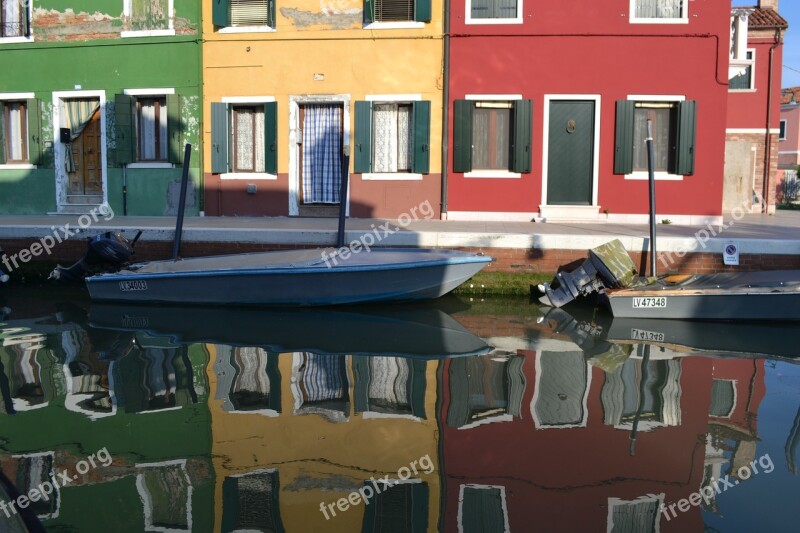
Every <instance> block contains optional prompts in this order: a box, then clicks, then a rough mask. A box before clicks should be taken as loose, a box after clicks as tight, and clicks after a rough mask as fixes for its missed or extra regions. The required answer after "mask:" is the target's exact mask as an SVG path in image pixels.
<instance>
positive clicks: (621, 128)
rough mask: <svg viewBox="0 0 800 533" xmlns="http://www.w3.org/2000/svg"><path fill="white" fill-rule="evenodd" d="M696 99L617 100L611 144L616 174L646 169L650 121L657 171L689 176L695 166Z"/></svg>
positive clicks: (642, 172)
mask: <svg viewBox="0 0 800 533" xmlns="http://www.w3.org/2000/svg"><path fill="white" fill-rule="evenodd" d="M696 117H697V102H695V101H692V100H687V101H673V102H669V101H666V102H665V101H651V102H647V101H642V102H637V101H633V100H620V101H618V102H617V122H616V138H615V146H614V173H615V174H626V175H630V174H636V173H641V174H645V173H647V172H648V155H647V144H646V140H647V123H648V121H650V122H651V124H652V130H653V148H654V150H653V151H654V156H655V157H654V160H653V163H654V168H655V171H656V173H658V174H672V175H679V176H691V175H693V174H694V166H695V142H696V137H697V133H696V130H697V125H696V121H697V118H696Z"/></svg>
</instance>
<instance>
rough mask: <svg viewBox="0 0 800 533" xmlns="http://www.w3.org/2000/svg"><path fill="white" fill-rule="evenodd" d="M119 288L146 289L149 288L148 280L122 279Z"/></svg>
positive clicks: (129, 289)
mask: <svg viewBox="0 0 800 533" xmlns="http://www.w3.org/2000/svg"><path fill="white" fill-rule="evenodd" d="M119 290H121V291H123V292H128V291H146V290H147V282H146V281H144V280H141V279H137V280H133V281H120V282H119Z"/></svg>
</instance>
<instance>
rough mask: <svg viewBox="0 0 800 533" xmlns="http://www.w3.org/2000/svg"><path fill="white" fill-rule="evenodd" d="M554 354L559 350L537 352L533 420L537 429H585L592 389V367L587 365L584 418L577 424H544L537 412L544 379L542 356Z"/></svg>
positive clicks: (583, 402)
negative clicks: (546, 353) (541, 384)
mask: <svg viewBox="0 0 800 533" xmlns="http://www.w3.org/2000/svg"><path fill="white" fill-rule="evenodd" d="M545 351H546V352H548V353H553V352H554V351H559V350H549V349H548V350H536V383H534V389H533V398H531V418H533V425H534V427H535V428H536V429H572V428H585V427H586V426H587V425H588V423H589V391H590V390H591V389H592V367H591V366H589V364H588V363H587V364H586V389H584V391H583V398H581V406H582V407H583V417H582V418H581V419H580V420H579V421H578V422H577V423H576V424H558V425H553V424H546V423H543V422H542V420H541V418H540V417H539V413H538V412H537V411H536V402H537V401H538V400H539V391H540V389H541V387H540V386H539V383H540V382H541V379H542V354H543V353H544V352H545ZM565 351H566V350H565Z"/></svg>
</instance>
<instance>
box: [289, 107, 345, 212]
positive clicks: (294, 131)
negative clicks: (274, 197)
mask: <svg viewBox="0 0 800 533" xmlns="http://www.w3.org/2000/svg"><path fill="white" fill-rule="evenodd" d="M303 104H342V107H343V113H342V130H343V135H342V142H343V144H344V146H345V147H349V146H350V95H349V94H321V95H289V216H298V215H299V214H300V157H299V153H298V150H299V144H300V141H302V140H303V137H302V134H301V132H302V131H303V128H302V126H303V125H302V124H300V106H301V105H303ZM351 153H352V152H351ZM344 202H345V215H347V216H350V182H349V181H348V183H347V198H345V199H344Z"/></svg>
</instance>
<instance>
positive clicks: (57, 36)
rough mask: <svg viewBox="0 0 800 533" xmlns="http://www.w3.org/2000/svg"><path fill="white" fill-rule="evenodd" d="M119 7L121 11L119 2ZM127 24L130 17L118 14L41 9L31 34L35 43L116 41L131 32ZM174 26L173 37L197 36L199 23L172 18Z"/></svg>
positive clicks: (182, 18) (104, 4) (36, 11)
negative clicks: (121, 35)
mask: <svg viewBox="0 0 800 533" xmlns="http://www.w3.org/2000/svg"><path fill="white" fill-rule="evenodd" d="M102 5H103V6H107V5H108V4H107V3H103V4H102ZM118 6H119V8H122V2H121V1H119V3H118ZM177 9H178V8H177V6H176V11H177ZM129 25H130V21H129V18H128V17H125V16H123V14H122V12H121V11H120V12H119V14H116V15H115V14H111V13H102V12H100V11H94V12H88V11H77V12H76V11H75V10H74V9H72V8H67V9H64V10H63V11H59V10H57V9H47V8H44V7H35V8H34V9H33V35H34V38H35V40H36V41H37V42H61V41H88V40H92V39H119V38H120V34H121V33H122V32H123V31H128V30H130V29H131V28H130V27H129ZM173 27H174V29H175V34H176V35H196V34H197V33H198V29H199V24H198V23H197V22H193V21H192V20H190V19H189V18H186V17H179V16H175V17H174V19H173Z"/></svg>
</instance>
